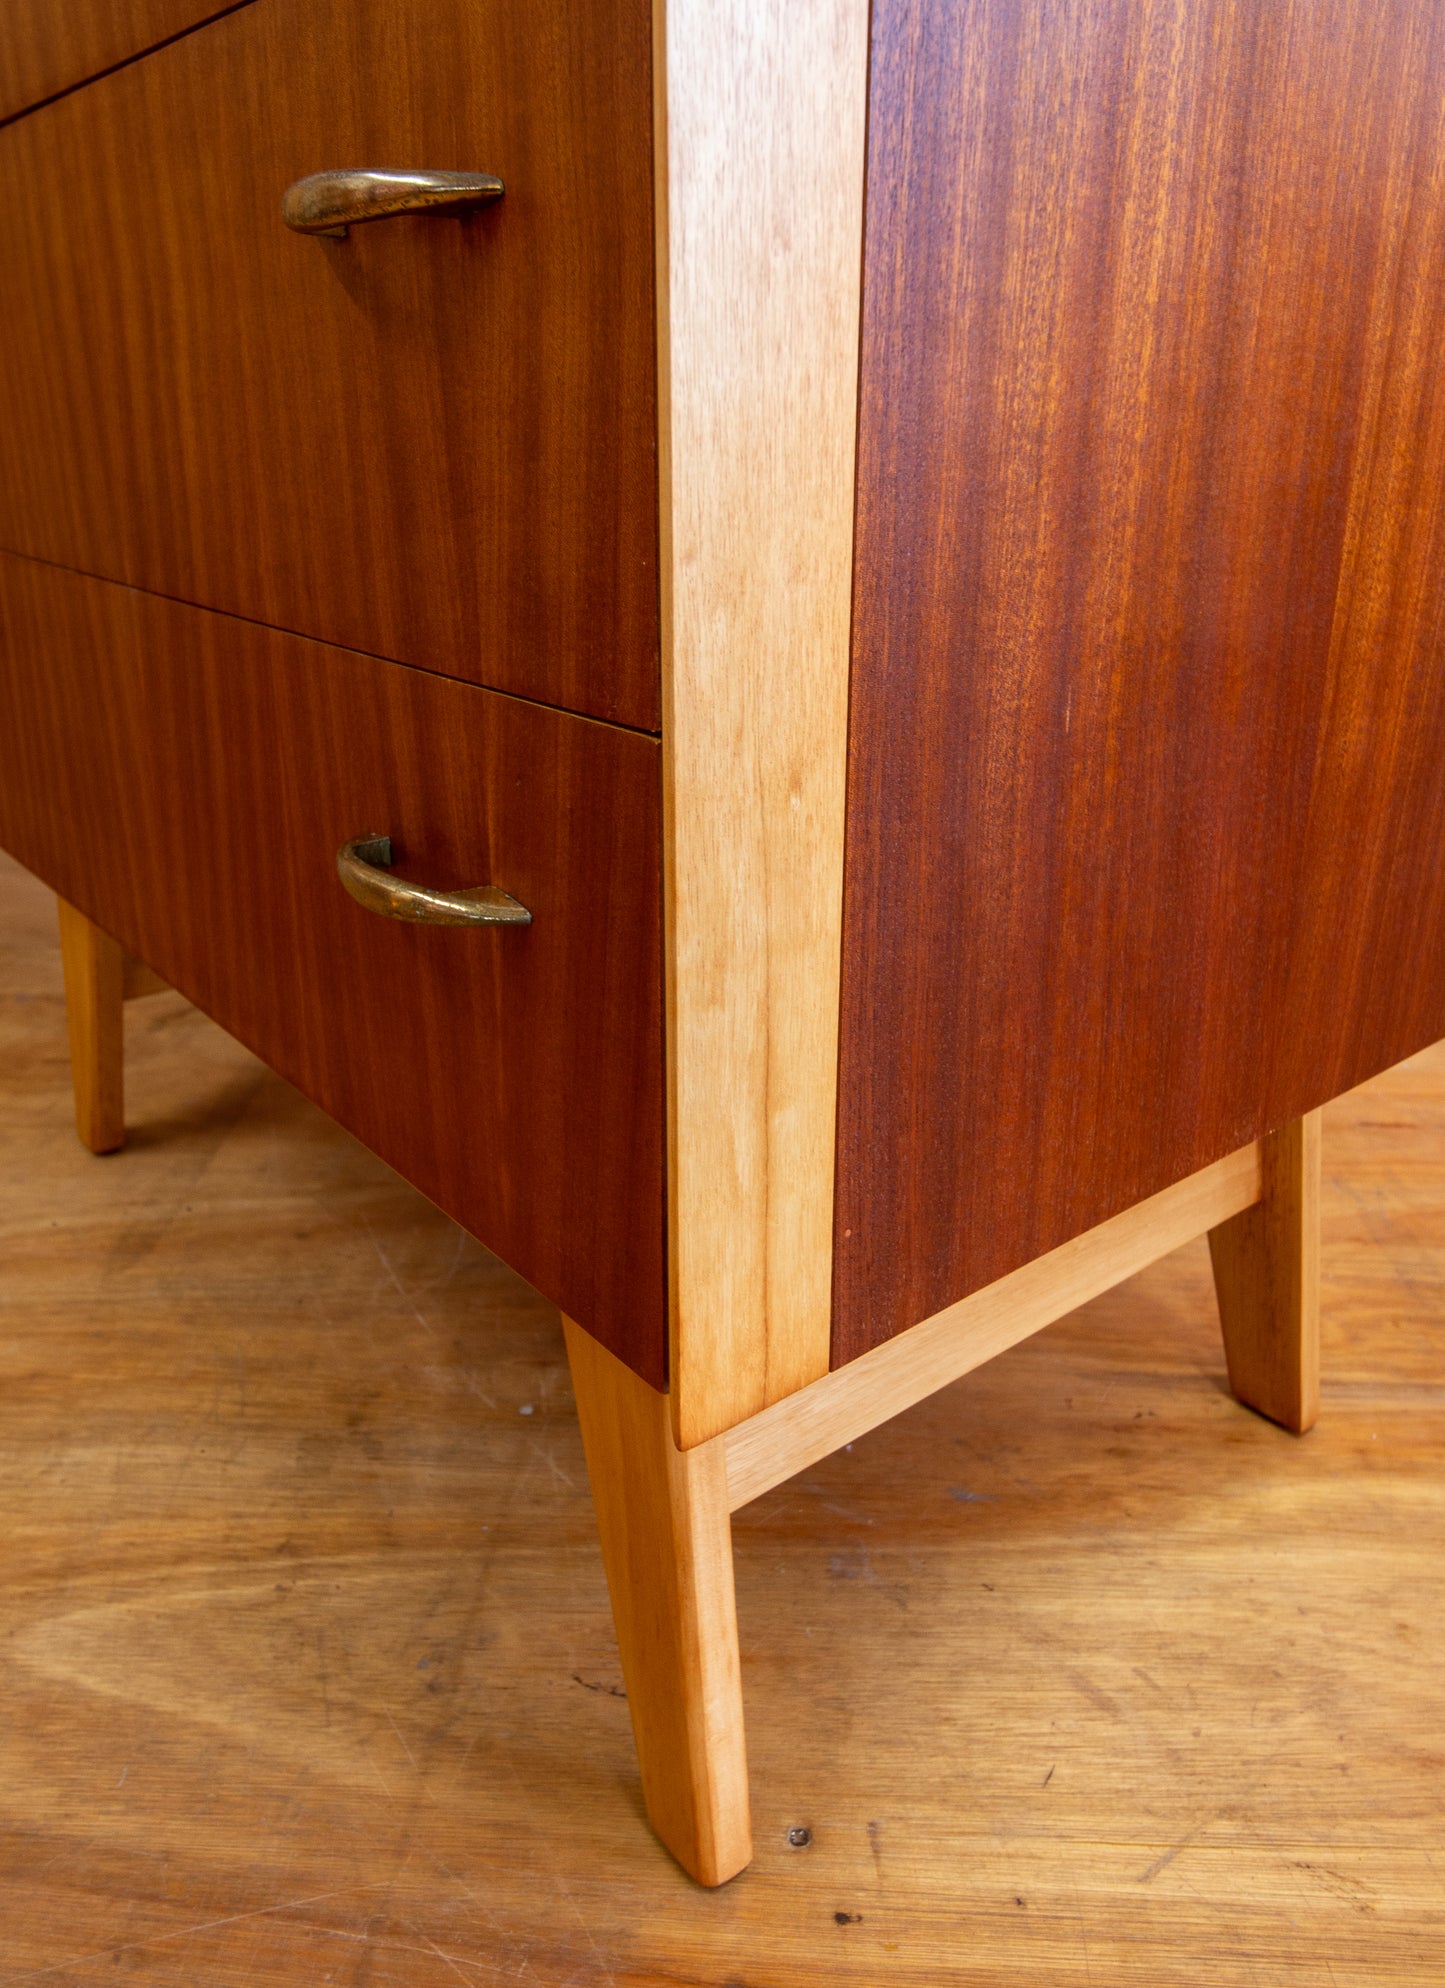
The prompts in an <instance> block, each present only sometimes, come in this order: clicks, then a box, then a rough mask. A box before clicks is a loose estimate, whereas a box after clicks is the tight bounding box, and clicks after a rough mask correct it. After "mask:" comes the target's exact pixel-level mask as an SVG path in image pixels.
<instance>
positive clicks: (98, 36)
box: [0, 0, 223, 119]
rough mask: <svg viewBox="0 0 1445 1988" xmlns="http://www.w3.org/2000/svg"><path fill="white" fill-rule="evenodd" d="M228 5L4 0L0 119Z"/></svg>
mask: <svg viewBox="0 0 1445 1988" xmlns="http://www.w3.org/2000/svg"><path fill="white" fill-rule="evenodd" d="M222 11H223V7H222V6H221V5H218V4H216V0H209V4H208V0H126V4H125V5H124V6H121V5H119V4H118V0H5V8H4V12H3V15H0V119H4V118H7V117H15V116H17V115H18V114H19V113H20V112H21V111H23V110H28V109H29V107H30V106H31V105H32V104H39V103H44V101H45V99H46V98H47V97H53V96H56V95H58V93H59V92H60V91H61V90H73V89H74V88H75V86H76V84H77V83H84V82H86V81H88V80H89V78H90V77H92V76H99V75H100V74H101V72H102V71H103V70H106V69H113V68H114V67H115V65H116V64H117V63H118V62H129V61H130V60H131V58H132V57H133V56H137V55H140V54H142V53H143V52H144V50H146V49H148V48H154V47H155V46H156V44H157V42H162V41H166V40H168V39H169V38H170V36H172V35H178V34H184V33H185V31H186V29H187V28H193V27H195V26H196V25H197V23H198V22H200V21H204V20H207V19H209V18H210V17H211V16H213V15H216V14H219V13H221V12H222Z"/></svg>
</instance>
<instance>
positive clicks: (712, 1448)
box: [564, 1319, 752, 1885]
mask: <svg viewBox="0 0 1445 1988" xmlns="http://www.w3.org/2000/svg"><path fill="white" fill-rule="evenodd" d="M564 1324H565V1326H566V1331H567V1358H568V1360H569V1362H570V1364H571V1368H572V1386H573V1389H574V1391H575V1393H576V1396H577V1414H578V1418H579V1420H580V1422H581V1424H582V1443H583V1447H584V1448H585V1450H586V1452H587V1472H588V1476H589V1477H590V1478H591V1481H592V1502H593V1504H594V1505H595V1506H596V1509H597V1529H598V1531H599V1532H600V1534H601V1536H602V1559H603V1563H604V1565H605V1566H606V1569H607V1586H608V1590H609V1592H610V1594H611V1596H612V1619H613V1622H614V1623H615V1625H616V1629H617V1642H618V1647H619V1649H620V1651H621V1653H622V1675H623V1678H624V1679H625V1681H626V1684H627V1702H628V1708H629V1710H630V1711H631V1714H632V1735H633V1738H634V1740H635V1741H636V1743H637V1758H638V1762H639V1764H640V1766H641V1768H642V1792H643V1797H644V1799H645V1800H646V1803H647V1813H648V1816H649V1817H650V1819H651V1822H652V1826H653V1828H654V1829H655V1830H656V1831H657V1834H658V1835H659V1836H660V1837H661V1838H662V1841H663V1842H664V1843H665V1844H666V1845H667V1847H668V1849H669V1850H670V1851H671V1852H672V1854H673V1856H674V1857H676V1859H677V1861H678V1862H679V1863H680V1864H681V1865H682V1867H683V1869H684V1870H686V1871H688V1872H690V1873H691V1875H692V1876H693V1877H695V1878H696V1879H697V1880H698V1882H699V1883H700V1884H707V1885H717V1884H724V1883H726V1881H727V1880H728V1879H729V1878H731V1877H736V1875H737V1873H738V1872H739V1871H740V1870H741V1869H742V1868H743V1866H744V1865H745V1864H746V1863H747V1861H748V1859H749V1858H750V1857H751V1856H752V1838H751V1834H750V1829H749V1822H748V1770H747V1757H746V1752H745V1748H744V1743H743V1701H742V1684H741V1678H740V1673H739V1665H738V1628H737V1612H736V1607H735V1604H734V1599H733V1553H732V1526H731V1521H730V1519H729V1516H728V1490H727V1467H726V1463H725V1461H724V1456H723V1449H722V1445H721V1444H720V1443H708V1444H704V1445H703V1446H702V1447H701V1448H699V1449H695V1450H679V1449H678V1447H677V1445H676V1443H675V1442H674V1441H673V1436H672V1423H671V1418H670V1416H669V1414H668V1404H667V1397H666V1396H665V1395H661V1394H658V1393H657V1392H656V1391H655V1389H653V1388H650V1387H649V1386H648V1385H647V1383H646V1382H645V1381H642V1380H639V1379H638V1377H637V1376H636V1374H634V1373H633V1372H632V1370H631V1369H630V1368H629V1367H625V1366H624V1365H623V1364H622V1362H621V1361H620V1360H618V1359H615V1358H614V1357H613V1355H612V1354H611V1353H609V1352H607V1350H606V1349H605V1348H604V1347H602V1346H600V1345H599V1344H598V1343H597V1341H596V1340H595V1339H593V1338H592V1337H591V1336H590V1334H588V1333H586V1332H584V1331H583V1330H582V1329H581V1327H580V1326H576V1325H574V1324H573V1323H572V1322H571V1320H570V1319H568V1320H565V1321H564Z"/></svg>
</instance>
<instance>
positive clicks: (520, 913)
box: [336, 835, 532, 925]
mask: <svg viewBox="0 0 1445 1988" xmlns="http://www.w3.org/2000/svg"><path fill="white" fill-rule="evenodd" d="M390 864H391V837H390V836H389V835H360V836H358V837H357V838H356V840H355V841H354V842H347V843H343V845H342V846H341V848H340V849H338V850H337V852H336V874H337V876H339V877H340V879H341V881H342V883H343V884H344V885H345V886H346V888H347V890H349V891H350V893H351V895H352V896H353V897H354V898H355V899H356V901H357V903H358V904H364V905H365V906H366V908H367V910H368V911H376V912H379V913H380V914H381V916H382V917H383V918H401V919H404V920H405V922H406V923H407V924H408V925H530V924H531V922H532V914H531V912H530V911H529V910H528V909H527V907H526V905H525V904H518V902H517V900H516V898H514V897H508V895H507V893H506V892H505V891H504V890H498V888H497V886H496V885H495V884H477V885H475V886H474V888H472V889H471V890H428V889H427V887H426V885H425V884H409V883H407V882H406V881H405V879H404V878H402V877H389V876H388V875H387V874H386V872H387V869H388V868H389V867H390Z"/></svg>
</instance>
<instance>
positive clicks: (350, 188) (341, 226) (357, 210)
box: [281, 166, 504, 235]
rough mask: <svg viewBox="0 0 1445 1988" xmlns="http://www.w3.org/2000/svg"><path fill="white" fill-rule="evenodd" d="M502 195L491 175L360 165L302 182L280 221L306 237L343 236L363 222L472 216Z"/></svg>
mask: <svg viewBox="0 0 1445 1988" xmlns="http://www.w3.org/2000/svg"><path fill="white" fill-rule="evenodd" d="M503 191H504V188H503V186H502V182H501V181H500V180H499V179H498V178H497V177H496V176H495V175H494V174H492V173H426V172H410V171H401V172H388V171H385V170H383V169H379V168H376V167H372V166H358V167H355V168H353V169H351V170H349V171H346V172H337V173H312V174H311V175H310V177H309V178H307V179H298V180H297V181H296V182H295V183H294V184H293V185H291V186H288V187H287V189H286V191H285V193H283V194H282V196H281V219H282V220H283V221H284V222H285V223H286V226H287V227H288V228H294V229H295V230H296V232H297V233H298V234H301V235H344V234H345V233H346V231H347V229H348V228H349V227H351V226H353V225H354V224H355V223H356V222H358V221H386V220H389V219H390V217H391V216H392V215H393V214H468V213H470V212H471V210H472V208H474V207H480V206H481V204H482V202H483V201H485V200H498V199H500V197H501V195H502V193H503Z"/></svg>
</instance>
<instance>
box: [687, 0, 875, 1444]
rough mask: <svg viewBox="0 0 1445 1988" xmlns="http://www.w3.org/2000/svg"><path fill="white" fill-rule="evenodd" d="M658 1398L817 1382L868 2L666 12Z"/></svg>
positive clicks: (742, 2)
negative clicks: (661, 1371)
mask: <svg viewBox="0 0 1445 1988" xmlns="http://www.w3.org/2000/svg"><path fill="white" fill-rule="evenodd" d="M654 38H655V39H654V50H655V76H656V85H655V87H656V91H657V116H656V125H655V132H656V177H657V201H656V212H657V230H658V284H657V288H658V301H657V322H658V334H659V378H658V388H659V428H660V437H659V444H660V446H659V462H660V470H659V478H660V481H659V489H660V502H661V512H662V517H661V532H660V546H661V563H662V601H661V614H662V652H663V738H664V782H665V801H664V810H665V814H664V820H665V830H664V833H665V843H666V855H665V865H666V930H667V1015H668V1099H669V1104H668V1122H669V1133H668V1179H669V1237H670V1248H669V1257H670V1272H669V1275H670V1286H671V1303H670V1312H671V1321H672V1324H671V1334H672V1337H671V1376H672V1399H673V1412H674V1418H675V1426H676V1429H677V1436H678V1441H679V1443H680V1444H682V1445H683V1446H684V1447H690V1446H692V1445H694V1444H696V1443H698V1442H701V1441H704V1440H706V1439H707V1438H709V1437H711V1436H714V1435H717V1434H718V1433H720V1432H721V1431H722V1430H724V1429H727V1428H729V1427H731V1426H733V1425H734V1424H736V1423H737V1422H739V1421H741V1420H743V1419H744V1418H745V1417H747V1416H749V1415H751V1414H754V1413H756V1412H757V1411H758V1410H759V1409H761V1408H763V1407H765V1406H766V1405H767V1404H768V1403H770V1402H773V1401H777V1400H780V1399H782V1398H783V1397H784V1396H786V1395H788V1394H790V1393H792V1392H794V1391H795V1390H796V1389H798V1388H800V1387H803V1386H805V1385H806V1384H807V1383H808V1382H809V1381H811V1380H814V1379H816V1378H817V1377H818V1376H820V1375H821V1374H824V1373H826V1372H827V1371H828V1367H829V1359H830V1333H831V1297H832V1248H833V1237H832V1224H833V1171H834V1151H835V1132H834V1128H835V1119H836V1107H837V1043H838V999H839V976H840V948H841V927H842V896H843V828H844V820H843V816H844V798H845V784H846V767H847V726H848V663H849V625H850V606H851V592H852V564H853V494H854V476H855V439H856V425H857V395H858V326H859V312H860V295H861V283H862V241H863V186H864V152H865V137H866V100H867V68H868V0H655V4H654Z"/></svg>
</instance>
